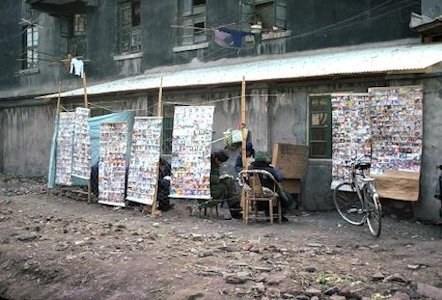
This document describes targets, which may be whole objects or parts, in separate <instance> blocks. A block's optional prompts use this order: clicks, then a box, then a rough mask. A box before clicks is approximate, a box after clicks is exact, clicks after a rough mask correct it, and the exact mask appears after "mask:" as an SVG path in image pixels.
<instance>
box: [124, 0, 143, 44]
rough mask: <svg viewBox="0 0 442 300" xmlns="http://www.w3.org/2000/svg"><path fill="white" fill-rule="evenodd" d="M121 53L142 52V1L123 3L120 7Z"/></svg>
mask: <svg viewBox="0 0 442 300" xmlns="http://www.w3.org/2000/svg"><path fill="white" fill-rule="evenodd" d="M118 51H119V53H136V52H140V51H141V12H140V1H131V2H124V3H121V4H120V6H119V36H118Z"/></svg>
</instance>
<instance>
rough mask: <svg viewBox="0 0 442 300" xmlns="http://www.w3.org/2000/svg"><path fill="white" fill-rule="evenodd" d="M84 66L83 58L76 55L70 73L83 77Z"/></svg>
mask: <svg viewBox="0 0 442 300" xmlns="http://www.w3.org/2000/svg"><path fill="white" fill-rule="evenodd" d="M83 68H84V63H83V61H82V60H81V59H77V58H75V57H74V58H72V59H71V68H70V70H69V73H71V74H74V75H75V76H80V77H81V78H83Z"/></svg>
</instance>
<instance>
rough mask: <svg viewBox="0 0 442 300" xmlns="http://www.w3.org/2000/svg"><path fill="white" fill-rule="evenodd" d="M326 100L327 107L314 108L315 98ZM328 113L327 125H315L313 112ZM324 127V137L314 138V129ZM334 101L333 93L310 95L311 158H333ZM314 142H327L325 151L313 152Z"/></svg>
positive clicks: (309, 128)
mask: <svg viewBox="0 0 442 300" xmlns="http://www.w3.org/2000/svg"><path fill="white" fill-rule="evenodd" d="M324 99H325V100H326V101H327V103H326V107H325V109H318V110H316V109H315V110H314V109H313V100H324ZM315 113H326V115H327V122H326V124H325V125H313V114H315ZM320 128H323V129H324V139H313V129H320ZM332 130H333V128H332V103H331V95H330V94H324V95H310V96H309V97H308V132H309V134H308V137H309V149H310V150H309V158H317V159H331V158H332V133H333V132H332ZM312 143H318V144H319V143H325V152H324V153H321V154H313V153H312V150H313V147H312Z"/></svg>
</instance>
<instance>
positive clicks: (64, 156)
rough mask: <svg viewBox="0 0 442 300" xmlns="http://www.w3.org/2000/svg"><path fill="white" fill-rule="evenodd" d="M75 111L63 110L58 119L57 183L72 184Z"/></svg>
mask: <svg viewBox="0 0 442 300" xmlns="http://www.w3.org/2000/svg"><path fill="white" fill-rule="evenodd" d="M74 120H75V113H74V112H61V113H60V116H59V121H58V136H57V153H56V174H55V183H56V184H60V185H72V179H71V175H72V147H73V136H74Z"/></svg>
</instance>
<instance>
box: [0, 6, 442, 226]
mask: <svg viewBox="0 0 442 300" xmlns="http://www.w3.org/2000/svg"><path fill="white" fill-rule="evenodd" d="M436 2H437V1H436ZM436 2H434V1H433V2H432V1H425V0H423V1H418V0H413V1H410V0H407V1H391V2H385V1H375V0H364V1H357V3H356V2H355V1H351V0H332V1H327V3H326V4H325V3H322V2H319V1H313V2H311V1H290V0H274V1H261V0H255V1H253V0H242V1H240V0H227V1H212V0H164V1H157V2H156V3H155V4H152V3H150V1H144V0H141V1H117V0H112V1H100V0H95V1H66V0H64V1H61V0H60V1H56V0H28V1H23V3H20V1H13V0H6V1H2V3H1V4H0V8H1V9H0V13H1V14H2V16H1V18H0V24H1V25H2V26H1V28H2V29H1V30H2V32H3V33H2V35H1V37H0V45H1V49H3V50H1V51H2V55H1V56H0V60H1V65H2V66H3V70H4V71H3V72H2V73H1V74H0V87H1V88H0V124H1V127H0V137H1V138H0V172H2V173H8V174H9V173H10V174H23V175H45V174H46V172H47V165H48V157H49V148H50V147H49V144H50V140H51V134H52V127H53V120H54V115H55V102H54V97H56V96H49V97H45V96H44V95H46V94H54V93H56V91H57V89H58V87H57V85H58V83H59V82H61V86H62V90H63V91H67V92H65V93H62V99H63V100H62V105H63V106H64V108H66V109H71V108H73V107H75V106H76V105H81V103H82V90H81V85H82V81H81V79H80V78H78V77H75V76H73V75H72V74H69V70H68V68H66V66H65V65H64V62H66V61H67V60H66V59H67V57H68V54H70V55H71V56H75V57H79V58H81V59H82V60H83V61H84V70H85V72H86V75H87V81H88V85H89V88H88V91H89V101H90V103H91V110H92V114H93V115H97V114H102V113H105V112H108V111H109V110H110V111H119V110H125V109H134V110H137V114H139V115H142V114H154V113H155V112H156V109H157V106H156V105H157V98H158V87H159V85H160V79H159V78H160V74H161V73H162V74H163V76H164V84H163V87H164V92H163V101H164V104H165V107H164V108H165V116H166V117H169V118H167V122H170V121H171V120H170V116H171V115H172V114H173V105H175V104H213V105H215V107H216V108H215V129H214V130H215V133H214V135H215V137H219V136H222V132H223V131H224V130H226V129H227V128H235V127H236V126H237V125H238V122H239V115H240V101H239V96H240V82H241V79H242V76H244V77H245V79H246V81H247V95H248V96H247V124H248V127H249V128H250V129H251V130H252V132H253V142H254V144H255V147H256V148H257V149H262V150H267V151H270V150H271V146H272V144H273V143H277V142H283V143H284V142H285V143H295V144H303V145H311V139H310V138H309V132H310V130H311V128H310V127H311V124H310V115H309V114H310V104H311V103H310V101H309V97H310V96H311V95H318V94H331V93H336V92H349V91H351V92H367V89H368V88H370V87H382V86H404V85H423V87H424V103H425V105H424V139H423V141H424V142H423V143H424V145H423V158H422V172H421V194H420V199H419V201H418V202H417V203H416V205H415V213H416V216H418V217H422V218H425V219H432V220H434V219H437V218H438V215H437V214H438V213H437V208H438V207H439V201H438V200H437V199H434V198H433V195H432V194H433V191H434V184H435V178H436V177H437V172H436V168H435V167H434V166H435V165H436V164H441V163H442V162H441V161H440V157H442V148H441V144H440V141H441V137H440V132H442V131H441V126H442V116H441V115H442V110H441V109H440V101H441V100H442V95H441V94H440V90H441V87H442V79H441V75H440V74H441V73H439V71H438V66H439V65H438V62H440V60H439V61H437V57H436V59H435V60H434V61H425V62H424V60H422V62H421V63H419V60H420V58H419V54H420V53H427V52H422V51H426V49H429V47H432V48H431V49H432V51H435V53H437V51H439V50H440V49H441V48H440V47H439V46H438V44H436V45H435V44H428V47H427V45H423V44H421V39H420V36H419V34H418V33H416V32H415V31H414V30H412V29H410V28H409V22H410V15H411V13H412V12H415V13H418V14H424V12H425V11H427V10H428V11H430V10H431V11H432V13H433V14H434V13H435V12H434V11H435V9H437V8H435V6H437V5H436V4H437V3H436ZM434 3H436V4H434ZM432 4H433V5H432ZM435 14H437V12H436V13H435ZM250 25H260V26H261V28H259V26H258V32H257V33H255V34H254V35H251V36H247V37H245V38H244V39H242V40H241V42H240V43H241V44H240V45H239V46H238V45H235V47H228V46H220V45H219V43H217V42H216V41H215V38H216V32H217V29H220V28H227V27H228V28H233V29H235V30H237V31H238V32H241V31H240V30H244V31H249V30H250ZM438 47H439V48H438ZM367 49H368V51H375V50H376V49H378V50H379V49H383V50H382V51H380V50H379V52H376V54H372V56H370V55H369V56H364V55H365V54H364V53H366V51H367ZM398 52H401V53H403V55H405V56H404V57H409V59H410V60H418V62H417V63H416V64H415V65H413V66H411V65H407V64H406V63H407V59H403V62H404V65H403V66H401V65H400V64H399V63H398V64H397V65H394V66H393V65H391V66H390V65H389V62H390V63H391V61H392V60H389V59H388V58H389V55H390V56H391V57H392V58H394V54H395V53H398ZM372 53H374V52H372ZM386 53H387V54H386ZM431 53H433V52H431ZM407 55H408V56H407ZM428 55H429V54H428ZM376 57H378V58H379V57H380V60H377V61H376V60H375V58H376ZM433 57H434V56H433ZM363 59H364V61H363ZM371 59H373V60H371ZM266 62H267V63H266ZM269 62H270V63H269ZM336 62H339V63H336ZM363 62H365V63H366V64H367V66H366V67H365V66H364V67H360V68H357V67H356V66H357V65H358V64H360V65H362V64H363ZM384 62H385V63H384ZM391 64H392V63H391ZM290 66H292V69H290ZM76 89H79V90H76ZM70 90H74V91H73V92H69V91H70ZM40 96H43V98H39V97H40ZM167 122H166V123H167ZM169 126H170V124H169ZM169 129H170V128H169ZM330 139H331V138H330ZM330 142H331V141H330ZM215 147H218V145H215ZM163 149H164V150H165V153H167V151H168V149H167V147H165V148H163ZM169 151H170V150H169ZM319 154H320V155H318V153H316V154H315V153H312V155H311V158H310V161H309V169H308V173H307V176H306V180H305V182H304V187H303V197H302V199H303V205H304V207H306V208H307V209H311V210H321V209H328V208H330V207H331V206H332V202H331V193H330V182H331V156H329V155H327V153H325V152H324V153H319ZM232 155H233V153H232Z"/></svg>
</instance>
